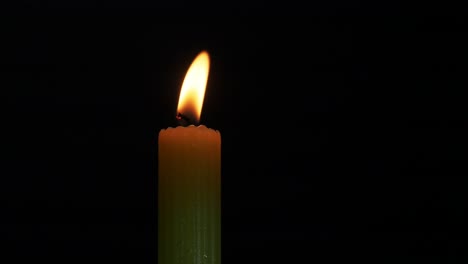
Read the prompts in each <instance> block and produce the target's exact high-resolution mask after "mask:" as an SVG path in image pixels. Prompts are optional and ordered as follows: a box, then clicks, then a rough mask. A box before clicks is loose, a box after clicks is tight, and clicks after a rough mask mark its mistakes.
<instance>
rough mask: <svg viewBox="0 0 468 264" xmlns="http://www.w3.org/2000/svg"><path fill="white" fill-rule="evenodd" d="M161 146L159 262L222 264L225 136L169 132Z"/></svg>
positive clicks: (194, 129)
mask: <svg viewBox="0 0 468 264" xmlns="http://www.w3.org/2000/svg"><path fill="white" fill-rule="evenodd" d="M158 142H159V152H158V153H159V166H158V168H159V185H158V220H159V221H158V263H159V264H220V263H221V221H220V220H221V202H220V198H221V197H220V193H221V182H220V178H221V135H220V133H219V132H218V131H214V130H212V129H208V128H206V127H205V126H198V127H195V126H189V127H177V128H169V129H167V130H161V132H160V134H159V140H158Z"/></svg>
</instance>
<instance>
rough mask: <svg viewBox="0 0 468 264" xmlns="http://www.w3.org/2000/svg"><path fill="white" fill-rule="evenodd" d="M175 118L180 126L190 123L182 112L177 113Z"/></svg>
mask: <svg viewBox="0 0 468 264" xmlns="http://www.w3.org/2000/svg"><path fill="white" fill-rule="evenodd" d="M176 119H177V121H178V122H179V124H180V125H181V126H189V125H190V124H191V123H190V119H189V118H188V117H187V116H185V115H183V114H182V113H177V115H176Z"/></svg>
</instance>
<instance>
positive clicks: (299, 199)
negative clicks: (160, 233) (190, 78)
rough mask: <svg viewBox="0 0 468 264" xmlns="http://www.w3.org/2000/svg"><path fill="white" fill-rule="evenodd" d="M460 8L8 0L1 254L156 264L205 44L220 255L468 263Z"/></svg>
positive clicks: (15, 259) (467, 131) (227, 259)
mask: <svg viewBox="0 0 468 264" xmlns="http://www.w3.org/2000/svg"><path fill="white" fill-rule="evenodd" d="M448 6H449V5H447V6H440V5H436V4H430V3H425V5H421V6H420V5H414V6H409V5H406V4H404V3H400V2H398V1H392V2H390V1H382V2H379V4H376V3H374V4H370V3H364V2H358V1H347V2H344V1H343V2H340V1H328V2H326V3H325V2H323V3H322V2H316V3H315V2H314V3H311V4H309V6H308V7H307V6H299V5H294V4H293V3H290V4H288V5H284V3H283V4H267V3H266V2H265V3H257V2H255V3H247V2H245V3H244V2H237V3H236V4H233V3H229V2H226V3H218V4H206V3H193V4H188V3H182V2H174V3H171V4H168V3H166V4H160V3H148V2H143V1H134V2H131V3H130V2H125V1H116V2H112V3H111V2H103V1H101V2H93V1H80V2H78V1H69V2H67V3H61V2H58V1H57V2H52V1H49V2H45V1H42V2H33V1H29V2H28V1H22V2H21V1H20V2H15V4H12V5H8V7H7V8H3V9H2V11H1V13H2V16H1V21H0V23H1V24H2V25H1V29H2V36H1V40H2V46H3V47H2V51H1V53H0V65H1V70H0V74H1V75H0V79H1V88H0V89H1V90H2V104H1V105H2V108H3V107H4V110H3V111H2V112H3V115H2V116H3V118H2V126H1V127H2V132H3V136H2V144H1V146H2V150H3V153H4V155H3V158H2V172H1V175H0V193H1V197H2V200H1V214H0V216H1V217H0V237H1V240H0V241H1V242H4V245H2V247H1V251H2V252H1V255H0V258H4V259H5V260H3V259H2V260H1V262H2V263H25V261H34V262H40V261H46V262H47V263H83V262H87V263H88V262H89V263H117V262H119V263H120V262H121V263H155V262H156V259H157V239H156V237H157V234H156V223H157V214H156V211H157V207H156V204H157V200H156V190H157V135H158V132H159V130H160V129H161V128H166V127H168V126H175V125H176V122H175V108H176V105H177V100H178V95H179V91H180V86H181V83H182V81H183V77H184V75H185V73H186V70H187V68H188V66H189V65H190V63H191V62H192V60H193V58H194V57H195V56H196V55H197V54H198V52H200V51H201V50H203V49H206V50H208V52H209V53H210V55H211V59H212V61H211V71H210V77H209V81H208V88H207V92H206V97H205V103H204V107H203V114H202V123H203V124H205V125H206V126H208V127H211V128H215V129H218V130H220V131H221V134H222V140H223V143H222V159H223V163H222V181H223V185H222V188H223V200H222V202H223V214H222V222H223V233H222V235H223V241H222V242H223V244H222V247H223V251H222V254H223V263H226V264H229V263H269V262H279V261H280V262H282V263H307V262H311V263H312V262H316V263H328V262H335V261H338V260H340V261H343V260H346V261H356V260H357V261H364V260H370V261H377V262H379V263H381V262H387V261H388V262H392V263H394V262H395V261H402V260H408V261H412V262H422V261H430V260H435V261H444V263H447V262H453V261H455V260H465V261H466V260H467V255H466V251H465V249H466V246H467V245H466V240H465V237H466V227H465V226H466V220H467V218H466V188H467V184H466V180H465V177H466V175H467V170H466V161H467V154H466V153H467V147H468V144H467V143H468V142H467V135H468V127H467V117H466V114H467V110H468V109H467V106H466V100H467V99H466V95H467V94H466V92H465V89H466V87H467V81H466V70H467V67H466V65H467V57H468V56H467V49H466V47H468V45H467V44H468V43H467V41H466V40H465V35H466V26H467V23H466V20H465V19H464V18H463V13H464V11H465V10H464V9H462V8H459V7H457V6H450V7H448ZM7 259H9V260H8V261H7Z"/></svg>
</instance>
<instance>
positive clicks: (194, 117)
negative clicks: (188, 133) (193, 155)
mask: <svg viewBox="0 0 468 264" xmlns="http://www.w3.org/2000/svg"><path fill="white" fill-rule="evenodd" d="M209 70H210V56H209V55H208V52H206V51H202V52H200V54H198V56H197V57H196V58H195V59H194V60H193V62H192V64H191V65H190V68H189V69H188V71H187V74H186V75H185V79H184V82H183V83H182V88H181V90H180V96H179V105H178V106H177V113H178V118H180V117H179V116H180V115H181V116H184V117H186V118H187V119H189V120H190V121H192V122H196V123H198V122H200V116H201V111H202V106H203V99H204V98H205V90H206V83H207V82H208V73H209Z"/></svg>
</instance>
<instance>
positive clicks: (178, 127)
mask: <svg viewBox="0 0 468 264" xmlns="http://www.w3.org/2000/svg"><path fill="white" fill-rule="evenodd" d="M194 128H195V129H197V130H210V131H214V132H216V133H218V134H219V133H220V132H219V130H216V129H212V128H209V127H206V126H205V125H189V126H177V127H167V128H163V129H161V132H162V131H170V130H186V129H194Z"/></svg>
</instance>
